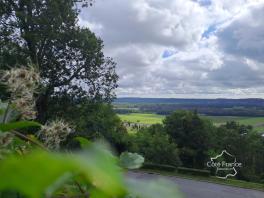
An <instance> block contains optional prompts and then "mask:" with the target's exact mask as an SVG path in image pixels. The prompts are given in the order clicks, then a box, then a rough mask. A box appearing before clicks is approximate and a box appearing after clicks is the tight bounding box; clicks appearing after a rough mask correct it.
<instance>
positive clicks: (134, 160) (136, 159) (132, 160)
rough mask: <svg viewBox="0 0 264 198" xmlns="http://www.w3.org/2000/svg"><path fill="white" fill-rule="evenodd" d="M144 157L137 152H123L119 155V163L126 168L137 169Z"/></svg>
mask: <svg viewBox="0 0 264 198" xmlns="http://www.w3.org/2000/svg"><path fill="white" fill-rule="evenodd" d="M144 161H145V160H144V157H142V156H141V155H139V154H137V153H129V152H124V153H122V154H121V156H120V164H121V166H122V167H124V168H127V169H138V168H140V167H141V166H142V165H143V163H144Z"/></svg>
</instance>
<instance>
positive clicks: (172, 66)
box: [79, 0, 264, 98]
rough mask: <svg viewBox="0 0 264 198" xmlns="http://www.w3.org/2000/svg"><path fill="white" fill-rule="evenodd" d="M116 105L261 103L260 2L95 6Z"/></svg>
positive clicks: (90, 23) (102, 2)
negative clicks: (120, 101) (112, 69)
mask: <svg viewBox="0 0 264 198" xmlns="http://www.w3.org/2000/svg"><path fill="white" fill-rule="evenodd" d="M79 24H80V25H81V26H83V27H88V28H89V29H90V30H91V31H93V32H95V34H96V35H97V36H98V37H100V38H101V39H102V40H103V41H104V45H105V48H104V53H105V55H106V56H110V57H112V58H113V59H114V60H115V62H116V63H117V73H118V75H119V82H118V84H119V88H118V89H117V90H116V93H117V96H118V97H158V98H161V97H165V98H264V0H96V1H95V4H94V5H93V6H92V7H89V8H84V9H82V12H81V14H80V16H79Z"/></svg>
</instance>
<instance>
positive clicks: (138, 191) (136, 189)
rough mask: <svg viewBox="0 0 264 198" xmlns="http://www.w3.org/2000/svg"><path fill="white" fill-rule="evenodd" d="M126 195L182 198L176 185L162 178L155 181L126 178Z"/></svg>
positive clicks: (147, 197)
mask: <svg viewBox="0 0 264 198" xmlns="http://www.w3.org/2000/svg"><path fill="white" fill-rule="evenodd" d="M127 186H128V191H129V193H130V195H129V196H128V197H133V198H134V197H135V198H161V197H164V198H165V197H166V198H182V197H183V196H182V194H181V193H180V192H179V190H178V188H177V186H176V185H175V184H173V183H172V182H169V181H167V180H164V179H158V180H155V181H142V180H141V181H140V180H134V179H128V180H127Z"/></svg>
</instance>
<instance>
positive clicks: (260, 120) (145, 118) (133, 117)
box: [119, 113, 264, 132]
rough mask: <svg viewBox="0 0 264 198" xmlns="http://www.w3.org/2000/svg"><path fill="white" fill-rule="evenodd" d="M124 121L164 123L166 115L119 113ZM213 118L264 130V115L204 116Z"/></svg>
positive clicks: (213, 119) (217, 123)
mask: <svg viewBox="0 0 264 198" xmlns="http://www.w3.org/2000/svg"><path fill="white" fill-rule="evenodd" d="M119 117H120V118H121V120H122V121H123V122H131V123H142V124H157V123H162V120H163V119H164V118H165V116H162V115H157V114H147V113H131V114H119ZM202 117H204V118H207V119H210V120H212V122H213V123H214V124H215V125H216V126H219V125H221V124H224V123H226V122H227V121H236V122H239V123H240V124H245V125H252V126H253V127H254V128H255V129H256V130H257V131H259V132H264V117H236V116H202Z"/></svg>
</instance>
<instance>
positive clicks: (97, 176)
mask: <svg viewBox="0 0 264 198" xmlns="http://www.w3.org/2000/svg"><path fill="white" fill-rule="evenodd" d="M69 174H81V175H82V176H83V177H84V178H85V180H86V182H87V183H89V184H91V185H94V186H95V187H96V188H98V189H99V190H100V191H102V192H103V193H105V194H106V195H108V196H109V197H117V196H119V195H122V194H123V193H125V189H124V182H123V180H122V174H121V171H120V169H119V167H118V166H117V165H116V160H115V158H114V157H113V156H112V155H109V153H108V152H105V151H104V149H102V148H98V147H96V146H91V147H90V148H89V149H88V150H87V151H85V152H83V153H81V154H80V153H79V154H58V153H47V152H43V151H35V152H33V153H32V154H30V155H28V156H24V157H21V158H20V157H17V156H13V157H11V158H8V159H6V160H4V161H2V162H1V163H0V178H1V180H0V190H6V189H11V190H17V191H19V192H21V193H22V194H24V195H27V196H29V197H31V198H40V197H42V196H43V194H47V193H48V192H50V193H51V190H50V189H53V187H52V186H53V185H55V186H56V188H57V187H58V184H60V185H61V184H62V183H63V182H65V180H64V179H61V178H68V177H66V176H68V175H69ZM58 181H59V182H58Z"/></svg>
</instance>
